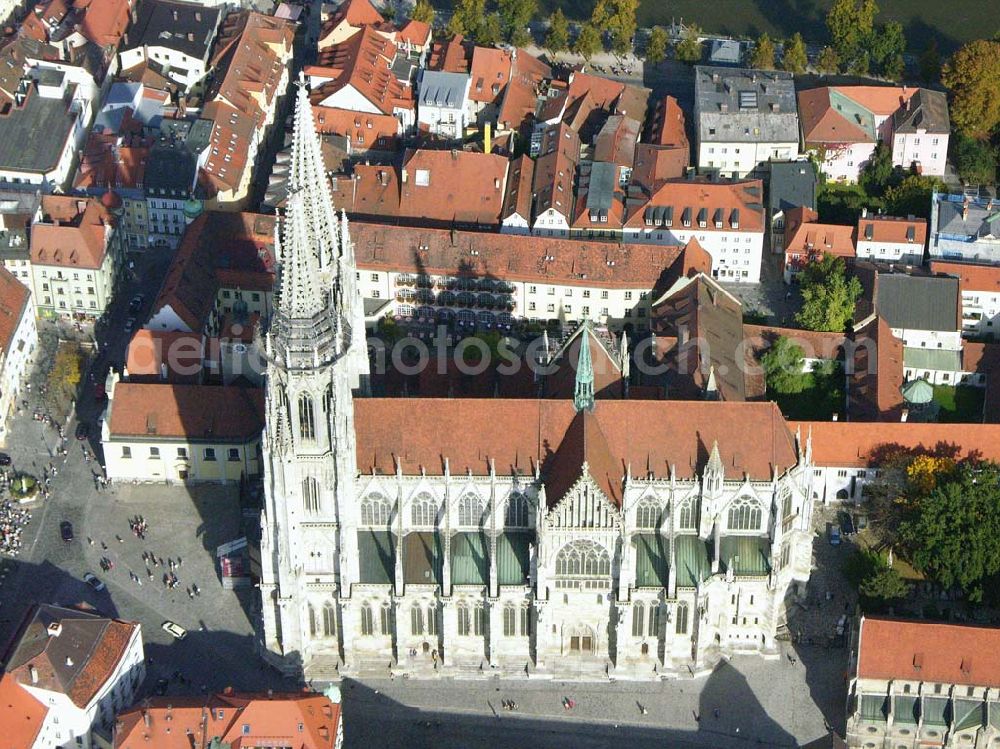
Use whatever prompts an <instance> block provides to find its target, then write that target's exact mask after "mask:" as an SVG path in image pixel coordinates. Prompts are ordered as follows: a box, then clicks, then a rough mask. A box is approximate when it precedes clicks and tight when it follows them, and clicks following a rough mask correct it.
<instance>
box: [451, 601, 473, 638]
mask: <svg viewBox="0 0 1000 749" xmlns="http://www.w3.org/2000/svg"><path fill="white" fill-rule="evenodd" d="M455 610H456V613H457V615H458V634H459V636H461V637H468V636H469V631H470V630H471V629H472V627H471V624H472V622H471V620H470V618H469V606H468V604H466V603H465V602H464V601H463V602H461V603H459V604H458V605H457V606H456V607H455Z"/></svg>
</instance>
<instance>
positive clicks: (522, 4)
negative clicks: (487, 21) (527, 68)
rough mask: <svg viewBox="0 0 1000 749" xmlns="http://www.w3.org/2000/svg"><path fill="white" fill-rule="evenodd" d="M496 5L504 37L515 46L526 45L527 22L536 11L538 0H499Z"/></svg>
mask: <svg viewBox="0 0 1000 749" xmlns="http://www.w3.org/2000/svg"><path fill="white" fill-rule="evenodd" d="M498 7H499V10H500V22H501V25H502V27H503V35H504V38H505V39H506V40H507V41H508V42H510V43H511V44H513V45H514V46H515V47H524V46H527V45H528V44H529V43H530V42H531V34H530V33H529V32H528V24H529V23H531V21H532V19H533V18H534V17H535V14H537V13H538V0H499V3H498Z"/></svg>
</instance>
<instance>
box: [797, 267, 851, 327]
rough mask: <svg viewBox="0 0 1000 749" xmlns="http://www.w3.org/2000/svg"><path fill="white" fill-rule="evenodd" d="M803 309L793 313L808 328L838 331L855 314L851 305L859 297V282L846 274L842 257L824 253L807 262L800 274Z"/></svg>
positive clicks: (845, 325)
mask: <svg viewBox="0 0 1000 749" xmlns="http://www.w3.org/2000/svg"><path fill="white" fill-rule="evenodd" d="M799 278H800V282H801V285H802V299H803V302H802V309H800V310H799V311H798V313H797V314H796V315H795V319H796V320H797V321H798V323H799V325H801V326H802V327H803V328H807V329H808V330H822V331H829V332H841V331H843V330H844V329H845V328H846V327H847V324H848V323H849V322H850V321H851V319H852V318H853V316H854V304H855V303H856V302H857V301H858V297H860V296H861V282H860V281H859V280H858V279H857V278H855V277H853V276H852V277H850V278H848V277H847V269H846V267H845V265H844V260H843V258H839V257H835V256H834V255H830V254H829V253H824V254H823V257H822V259H820V260H817V261H815V262H812V263H808V264H807V265H806V266H805V267H804V268H803V270H802V273H801V274H800V276H799Z"/></svg>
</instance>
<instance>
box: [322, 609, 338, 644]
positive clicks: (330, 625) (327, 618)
mask: <svg viewBox="0 0 1000 749" xmlns="http://www.w3.org/2000/svg"><path fill="white" fill-rule="evenodd" d="M336 636H337V609H335V608H334V606H333V603H332V602H331V601H327V602H326V603H324V604H323V637H336Z"/></svg>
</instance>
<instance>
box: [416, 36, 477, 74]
mask: <svg viewBox="0 0 1000 749" xmlns="http://www.w3.org/2000/svg"><path fill="white" fill-rule="evenodd" d="M472 50H473V45H472V44H471V43H469V42H466V41H465V38H464V37H463V36H462V35H461V34H456V35H455V36H453V37H452V38H451V39H448V40H447V41H444V42H435V43H434V45H433V46H432V47H431V54H430V56H429V57H428V60H427V69H428V70H440V71H443V72H445V73H468V72H469V64H470V63H469V57H470V56H471V55H472Z"/></svg>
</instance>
